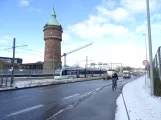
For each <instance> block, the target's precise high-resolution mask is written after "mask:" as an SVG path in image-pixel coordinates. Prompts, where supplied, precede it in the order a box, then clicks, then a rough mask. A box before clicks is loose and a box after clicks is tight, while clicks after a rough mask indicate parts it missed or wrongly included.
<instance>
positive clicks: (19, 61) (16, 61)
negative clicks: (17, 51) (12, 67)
mask: <svg viewBox="0 0 161 120" xmlns="http://www.w3.org/2000/svg"><path fill="white" fill-rule="evenodd" d="M0 60H2V61H3V62H4V63H12V60H13V58H10V57H0ZM14 63H18V64H22V58H15V60H14Z"/></svg>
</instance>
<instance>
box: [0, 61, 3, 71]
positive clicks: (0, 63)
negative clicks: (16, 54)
mask: <svg viewBox="0 0 161 120" xmlns="http://www.w3.org/2000/svg"><path fill="white" fill-rule="evenodd" d="M3 69H4V62H3V60H0V70H3Z"/></svg>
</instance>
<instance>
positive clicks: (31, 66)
mask: <svg viewBox="0 0 161 120" xmlns="http://www.w3.org/2000/svg"><path fill="white" fill-rule="evenodd" d="M21 69H43V62H37V63H24V64H21Z"/></svg>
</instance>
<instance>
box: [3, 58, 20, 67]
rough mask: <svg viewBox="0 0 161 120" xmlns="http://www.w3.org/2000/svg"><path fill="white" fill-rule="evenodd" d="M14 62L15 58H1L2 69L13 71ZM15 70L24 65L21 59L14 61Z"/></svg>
mask: <svg viewBox="0 0 161 120" xmlns="http://www.w3.org/2000/svg"><path fill="white" fill-rule="evenodd" d="M12 60H13V58H10V57H0V61H1V62H0V64H1V65H0V66H1V67H0V68H1V69H11V68H12ZM14 63H15V64H14V68H15V69H18V68H20V65H21V64H22V59H21V58H15V59H14Z"/></svg>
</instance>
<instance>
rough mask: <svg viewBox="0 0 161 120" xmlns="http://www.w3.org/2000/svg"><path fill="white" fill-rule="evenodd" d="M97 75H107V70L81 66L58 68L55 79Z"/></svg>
mask: <svg viewBox="0 0 161 120" xmlns="http://www.w3.org/2000/svg"><path fill="white" fill-rule="evenodd" d="M97 76H105V77H107V70H105V69H93V68H81V67H64V68H62V69H59V70H56V71H55V73H54V79H68V78H85V77H97Z"/></svg>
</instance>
